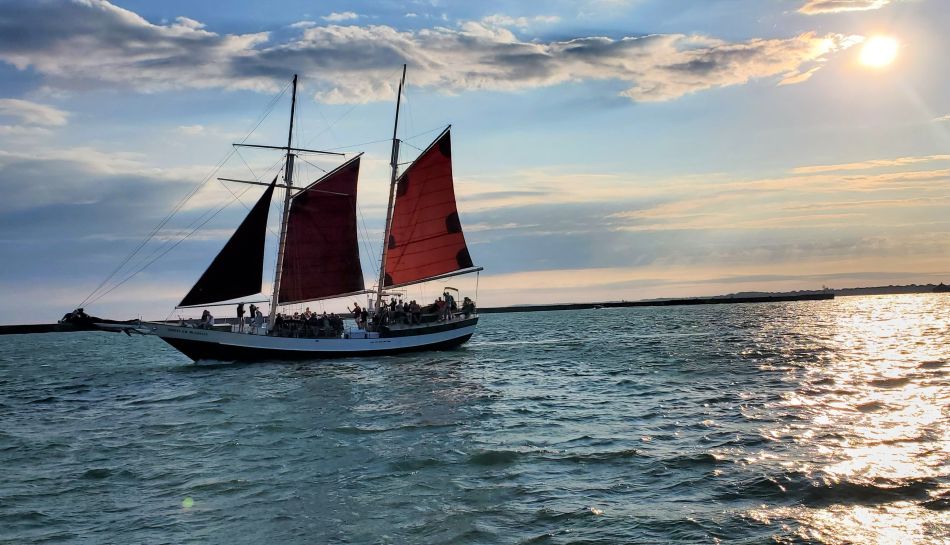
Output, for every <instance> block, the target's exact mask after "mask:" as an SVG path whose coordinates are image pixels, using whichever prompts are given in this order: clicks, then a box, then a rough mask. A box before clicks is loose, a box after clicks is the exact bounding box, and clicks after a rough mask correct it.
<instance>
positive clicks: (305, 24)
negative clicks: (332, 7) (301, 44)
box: [290, 21, 318, 28]
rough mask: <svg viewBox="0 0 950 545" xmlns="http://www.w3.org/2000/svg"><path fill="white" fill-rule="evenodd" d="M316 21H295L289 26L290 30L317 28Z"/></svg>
mask: <svg viewBox="0 0 950 545" xmlns="http://www.w3.org/2000/svg"><path fill="white" fill-rule="evenodd" d="M317 24H318V23H317V22H316V21H297V22H296V23H293V24H291V25H290V28H311V27H315V26H317Z"/></svg>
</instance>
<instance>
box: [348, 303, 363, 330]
mask: <svg viewBox="0 0 950 545" xmlns="http://www.w3.org/2000/svg"><path fill="white" fill-rule="evenodd" d="M346 310H350V307H346ZM350 312H352V313H353V320H354V321H355V322H356V327H360V317H361V316H363V309H361V308H360V305H359V304H358V303H357V302H356V301H353V310H350Z"/></svg>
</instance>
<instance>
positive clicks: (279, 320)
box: [270, 312, 284, 335]
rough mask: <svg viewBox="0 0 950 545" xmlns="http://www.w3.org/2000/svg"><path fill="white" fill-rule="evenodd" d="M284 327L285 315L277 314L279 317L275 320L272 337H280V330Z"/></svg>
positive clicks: (271, 332)
mask: <svg viewBox="0 0 950 545" xmlns="http://www.w3.org/2000/svg"><path fill="white" fill-rule="evenodd" d="M283 327H284V315H283V314H280V313H279V312H278V313H277V317H276V318H274V326H273V327H272V328H271V331H270V334H271V335H280V330H281V329H283Z"/></svg>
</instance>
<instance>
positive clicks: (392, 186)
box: [376, 64, 406, 310]
mask: <svg viewBox="0 0 950 545" xmlns="http://www.w3.org/2000/svg"><path fill="white" fill-rule="evenodd" d="M405 83H406V65H405V64H404V65H402V79H401V80H399V93H398V94H397V95H396V121H395V123H393V151H392V155H391V156H390V159H389V166H390V167H391V169H392V172H391V174H390V178H389V201H388V206H387V208H386V228H385V230H384V235H383V255H382V259H381V260H380V262H379V284H378V285H377V289H376V309H377V310H378V309H379V308H380V306H381V305H382V299H383V284H384V283H385V280H386V253H387V250H388V249H389V234H390V230H391V229H392V220H393V196H394V195H395V194H396V177H397V174H398V170H399V139H398V138H396V131H397V130H398V129H399V106H400V103H401V102H402V87H403V85H404V84H405Z"/></svg>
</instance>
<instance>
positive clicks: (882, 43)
mask: <svg viewBox="0 0 950 545" xmlns="http://www.w3.org/2000/svg"><path fill="white" fill-rule="evenodd" d="M898 45H899V44H898V43H897V40H895V39H894V38H889V37H887V36H874V37H872V38H869V39H868V40H867V41H866V42H864V47H862V48H861V56H860V60H861V64H863V65H864V66H870V67H872V68H883V67H885V66H887V65H889V64H891V63H892V62H894V59H895V58H896V57H897V48H898Z"/></svg>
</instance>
